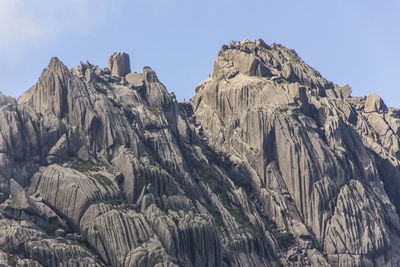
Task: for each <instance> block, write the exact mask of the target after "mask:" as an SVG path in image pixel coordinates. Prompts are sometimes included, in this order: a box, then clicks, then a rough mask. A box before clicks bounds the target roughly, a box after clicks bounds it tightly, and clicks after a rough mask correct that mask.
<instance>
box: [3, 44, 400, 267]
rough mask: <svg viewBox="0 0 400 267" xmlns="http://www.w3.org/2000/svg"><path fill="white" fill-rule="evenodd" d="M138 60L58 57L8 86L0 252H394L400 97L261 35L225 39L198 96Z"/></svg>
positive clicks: (332, 258) (321, 257)
mask: <svg viewBox="0 0 400 267" xmlns="http://www.w3.org/2000/svg"><path fill="white" fill-rule="evenodd" d="M129 62H130V61H129V57H128V55H127V54H125V53H115V54H113V55H112V56H111V57H110V60H109V66H108V68H105V69H101V68H99V67H98V66H94V65H92V64H90V63H85V64H84V63H81V65H80V66H79V67H78V68H76V69H75V68H73V69H72V70H69V69H68V68H67V67H65V66H64V65H63V63H62V62H61V61H59V60H58V59H57V58H53V59H52V60H51V61H50V64H49V66H48V68H47V69H45V70H44V71H43V73H42V75H41V77H40V78H39V81H38V83H37V84H35V85H34V86H33V87H32V88H31V89H30V90H29V91H27V92H26V93H25V94H24V95H22V96H21V97H20V98H19V99H18V100H15V99H12V98H9V97H5V96H3V95H0V125H1V127H0V188H1V195H0V200H1V204H0V262H2V263H3V262H4V264H8V265H10V266H13V265H16V264H17V265H24V266H71V265H73V266H97V265H99V266H100V265H104V264H105V265H109V266H279V265H284V266H293V265H294V266H306V265H308V266H319V265H322V266H330V265H332V266H337V265H339V266H374V265H382V266H396V265H399V264H400V257H399V256H398V255H400V236H399V234H400V218H399V215H398V212H397V210H398V209H399V208H400V206H399V205H400V197H399V193H400V186H399V182H398V181H400V172H399V159H400V158H399V156H400V154H399V139H398V134H399V128H400V119H399V115H400V112H399V111H398V110H396V109H392V108H387V107H386V106H385V105H384V103H383V101H382V100H381V99H380V98H379V96H377V95H370V96H368V97H367V98H365V97H364V98H357V97H351V96H350V93H351V90H350V87H348V86H345V87H340V86H338V85H335V84H333V83H332V82H329V81H327V80H325V79H324V78H322V77H321V75H320V74H319V73H318V72H316V71H315V70H313V69H312V68H311V67H309V66H308V65H306V64H305V63H304V62H303V61H302V60H301V59H300V58H299V57H298V56H297V54H296V53H295V52H294V51H293V50H289V49H287V48H285V47H283V46H280V45H271V46H268V45H266V44H265V43H264V42H263V41H261V40H257V41H253V42H250V41H247V40H245V41H243V42H231V43H230V44H229V46H223V47H222V49H221V51H220V52H219V55H218V58H217V59H216V61H215V65H214V73H213V75H212V77H210V78H209V79H207V80H205V81H204V82H202V83H201V84H200V85H199V86H198V87H197V88H196V95H195V96H194V97H193V98H192V99H191V104H189V103H178V102H177V101H176V99H175V96H174V94H173V93H168V92H167V90H166V88H165V87H164V86H163V84H162V83H161V82H160V81H159V80H158V78H157V76H156V74H155V72H154V71H153V70H152V69H151V68H149V67H145V68H144V69H143V73H130V65H129Z"/></svg>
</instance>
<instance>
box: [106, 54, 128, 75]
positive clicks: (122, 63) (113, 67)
mask: <svg viewBox="0 0 400 267" xmlns="http://www.w3.org/2000/svg"><path fill="white" fill-rule="evenodd" d="M108 69H109V70H110V71H111V74H112V75H114V76H118V77H125V75H127V74H128V73H130V72H131V65H130V60H129V55H128V54H127V53H124V52H116V53H114V54H112V55H111V56H110V58H109V60H108Z"/></svg>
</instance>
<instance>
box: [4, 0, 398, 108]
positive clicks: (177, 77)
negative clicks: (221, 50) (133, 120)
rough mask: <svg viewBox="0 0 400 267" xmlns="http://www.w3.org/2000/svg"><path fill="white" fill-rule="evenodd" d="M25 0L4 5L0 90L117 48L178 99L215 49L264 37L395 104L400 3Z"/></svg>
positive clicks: (99, 58)
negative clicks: (58, 63)
mask: <svg viewBox="0 0 400 267" xmlns="http://www.w3.org/2000/svg"><path fill="white" fill-rule="evenodd" d="M92 2H93V1H89V0H79V1H77V0H65V1H62V2H55V1H50V0H38V1H34V2H33V1H25V0H3V1H1V3H0V36H1V37H0V40H1V42H0V54H1V55H2V59H1V61H0V81H1V84H0V92H2V93H4V94H6V95H11V96H13V97H19V96H20V95H21V94H22V93H23V92H25V91H26V90H27V89H29V88H30V87H31V86H32V85H33V84H35V83H36V81H37V77H39V76H40V73H41V71H42V69H43V67H44V66H46V65H47V63H48V61H49V59H50V58H51V57H52V56H57V57H58V58H59V59H60V60H62V61H63V62H64V64H65V65H66V66H68V67H69V68H72V67H74V66H76V65H79V62H80V61H83V62H85V61H86V60H89V62H90V63H92V64H96V65H100V66H104V65H106V64H107V58H105V57H104V55H110V54H112V53H113V52H115V51H125V52H127V53H129V54H130V55H131V57H132V58H133V62H132V63H133V64H132V69H133V70H134V71H137V72H140V71H141V70H142V68H143V67H144V66H147V65H149V66H152V68H153V69H154V70H155V71H156V72H157V74H158V76H159V77H160V79H161V80H162V81H163V83H164V84H165V85H166V86H167V88H168V89H169V90H170V91H173V92H175V94H176V96H177V98H178V99H179V100H180V101H181V100H183V99H184V98H186V99H189V98H190V97H192V96H193V95H194V90H193V88H194V87H195V86H196V85H197V84H198V83H199V82H201V81H202V80H204V79H205V78H207V77H208V74H209V73H212V68H213V65H212V64H213V61H214V60H215V58H216V56H217V54H216V49H215V48H216V47H219V46H220V45H221V44H222V43H228V42H229V41H230V40H243V39H245V38H249V39H257V38H262V39H264V40H265V41H266V42H267V43H280V44H283V45H285V46H286V47H288V48H291V49H295V50H296V51H297V53H298V54H299V55H300V56H301V57H302V58H303V59H304V60H305V61H306V62H307V63H308V64H309V65H310V66H312V67H314V68H315V69H317V70H318V71H319V72H320V73H321V74H322V76H323V77H325V78H326V79H328V80H332V81H335V82H336V83H338V84H339V85H341V86H344V85H345V84H349V85H350V86H351V87H352V89H353V91H354V92H355V94H356V95H359V96H361V95H365V96H366V95H368V94H370V93H372V92H374V93H377V94H379V95H380V96H381V97H382V98H383V99H384V100H385V103H386V104H387V105H389V106H397V107H400V103H397V101H398V99H400V96H399V95H398V91H399V89H398V85H397V76H398V62H400V52H399V49H398V45H397V44H398V43H400V39H399V38H400V32H399V29H400V17H399V16H398V14H399V13H400V8H399V2H398V1H396V0H388V1H384V2H383V3H381V2H378V1H371V0H368V1H363V2H354V1H344V0H341V1H318V0H308V1H302V2H298V1H270V0H267V1H265V0H251V1H238V0H235V1H233V2H232V1H227V0H221V1H210V0H206V1H184V0H173V1H165V0H153V1H143V0H135V1H127V0H116V1H111V0H98V1H96V4H95V5H93V3H92Z"/></svg>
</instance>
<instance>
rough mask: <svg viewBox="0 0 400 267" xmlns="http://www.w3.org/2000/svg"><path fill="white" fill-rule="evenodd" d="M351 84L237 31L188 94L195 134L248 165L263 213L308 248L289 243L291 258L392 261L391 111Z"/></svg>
mask: <svg viewBox="0 0 400 267" xmlns="http://www.w3.org/2000/svg"><path fill="white" fill-rule="evenodd" d="M350 93H351V89H350V87H349V86H345V87H340V86H338V85H334V84H332V83H331V82H329V81H326V80H325V79H323V78H322V77H321V76H320V75H319V73H317V72H316V71H314V70H313V69H312V68H310V67H309V66H307V65H306V64H305V63H304V62H303V61H302V60H301V59H299V58H298V56H297V54H296V53H295V52H294V51H292V50H288V49H286V48H284V47H282V46H279V45H272V46H268V45H266V44H264V43H263V42H262V41H261V40H257V41H253V42H249V41H248V40H244V41H243V42H231V43H230V44H229V46H224V47H223V48H222V50H221V51H220V52H219V55H218V58H217V59H216V61H215V66H214V73H213V75H212V77H211V78H210V79H207V80H205V81H204V82H202V83H201V84H200V85H199V86H198V87H197V88H196V95H195V96H194V97H193V98H192V100H191V101H192V105H193V107H194V109H195V110H194V112H195V116H196V119H197V122H198V123H199V124H200V125H201V126H202V129H203V131H204V134H203V135H204V138H206V139H207V140H208V142H209V143H210V144H211V145H213V146H214V147H215V148H216V149H217V150H219V151H221V152H222V153H225V154H226V155H227V156H228V157H230V158H231V159H232V160H233V161H234V162H236V163H237V164H238V165H239V166H241V167H240V168H241V169H242V170H245V172H246V173H248V175H249V178H250V179H251V182H252V191H253V192H254V193H255V195H256V198H257V199H258V201H259V203H260V205H261V206H262V207H263V210H264V212H265V215H266V216H270V217H271V218H272V219H273V220H274V221H275V224H276V229H278V230H283V231H289V232H291V233H292V234H293V236H294V238H295V240H296V241H295V242H294V245H293V246H294V247H295V248H296V249H297V251H307V253H303V252H302V253H298V252H297V253H295V254H292V249H289V250H288V251H287V252H286V255H287V257H288V260H289V262H292V263H293V264H294V263H295V262H297V263H296V264H299V265H302V266H303V265H308V264H311V265H313V264H317V262H318V265H328V264H331V265H339V266H378V265H382V266H393V265H398V264H400V262H399V258H398V256H397V255H398V253H399V248H400V247H399V242H398V240H399V234H398V233H399V232H398V229H397V228H398V225H399V222H398V220H399V216H398V213H397V210H398V208H399V207H400V206H399V201H398V197H396V195H397V194H398V193H399V190H398V187H397V184H398V181H400V180H399V179H400V176H399V173H398V166H399V159H400V158H399V153H398V151H399V138H398V135H397V134H396V133H397V130H398V129H399V127H398V126H397V123H398V122H399V117H398V113H397V112H398V111H397V110H394V109H390V108H389V109H388V108H387V107H386V106H385V105H384V103H383V101H382V99H381V98H380V97H379V96H377V95H374V94H371V95H369V96H368V97H367V98H366V99H365V98H351V97H350ZM391 125H394V126H393V128H391ZM383 166H385V167H383ZM385 168H387V169H385ZM389 177H390V178H389ZM395 192H396V193H395ZM279 235H280V234H278V236H277V237H279ZM280 236H281V237H282V235H280ZM279 240H280V238H278V241H279ZM314 246H317V247H318V248H319V251H320V252H322V253H320V252H318V251H317V254H315V253H312V252H311V250H312V248H313V247H314ZM311 253H312V254H313V257H314V258H313V259H311V258H310V255H311ZM315 255H317V257H315ZM388 255H391V256H389V257H388Z"/></svg>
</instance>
